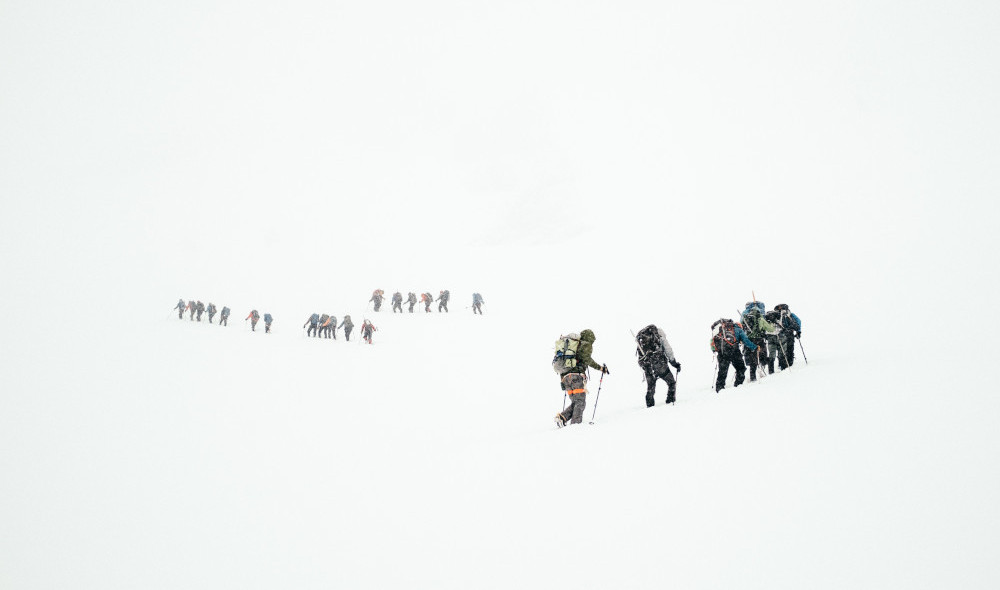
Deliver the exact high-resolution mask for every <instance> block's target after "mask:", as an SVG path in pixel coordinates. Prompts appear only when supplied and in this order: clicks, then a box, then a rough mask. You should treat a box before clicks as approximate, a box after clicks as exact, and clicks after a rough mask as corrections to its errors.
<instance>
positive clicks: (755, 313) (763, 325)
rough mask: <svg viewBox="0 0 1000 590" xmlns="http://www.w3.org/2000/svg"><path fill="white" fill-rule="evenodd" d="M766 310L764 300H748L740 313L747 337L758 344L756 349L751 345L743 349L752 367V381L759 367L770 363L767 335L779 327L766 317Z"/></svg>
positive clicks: (749, 366)
mask: <svg viewBox="0 0 1000 590" xmlns="http://www.w3.org/2000/svg"><path fill="white" fill-rule="evenodd" d="M765 311H766V308H765V307H764V303H763V302H761V301H747V304H746V307H744V309H743V313H742V314H740V321H741V322H742V324H743V330H744V331H745V332H746V334H747V338H749V339H750V342H753V343H754V344H756V345H757V349H756V350H750V349H749V347H747V348H744V349H743V359H744V360H745V361H746V364H747V368H748V369H750V381H756V380H757V367H758V366H763V365H766V364H767V363H768V355H767V339H766V337H767V335H769V334H776V333H777V332H778V328H777V327H776V326H774V325H773V324H771V323H770V322H768V321H767V319H766V318H765V316H764V314H765ZM762 370H763V369H762ZM772 372H773V371H772Z"/></svg>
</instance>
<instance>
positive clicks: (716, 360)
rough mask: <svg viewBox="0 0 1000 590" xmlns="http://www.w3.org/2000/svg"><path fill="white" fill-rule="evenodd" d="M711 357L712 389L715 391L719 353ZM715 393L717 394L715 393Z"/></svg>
mask: <svg viewBox="0 0 1000 590" xmlns="http://www.w3.org/2000/svg"><path fill="white" fill-rule="evenodd" d="M712 357H713V358H715V370H714V371H713V372H712V389H715V384H716V382H717V381H718V379H719V353H717V352H716V353H715V354H713V355H712ZM715 393H719V392H718V391H716V392H715Z"/></svg>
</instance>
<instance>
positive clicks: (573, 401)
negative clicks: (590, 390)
mask: <svg viewBox="0 0 1000 590" xmlns="http://www.w3.org/2000/svg"><path fill="white" fill-rule="evenodd" d="M595 340H597V337H596V336H594V332H593V331H591V330H583V331H582V332H580V333H579V334H573V333H571V334H567V335H565V336H560V337H559V340H556V344H555V356H554V357H553V359H552V369H553V370H554V371H555V372H556V374H558V375H559V383H560V386H561V387H562V389H563V391H565V392H566V395H567V396H568V397H569V400H570V405H569V407H568V408H564V409H563V411H562V412H559V413H558V414H556V417H555V422H556V427H557V428H562V427H563V426H566V424H567V423H569V424H580V423H581V422H583V410H584V408H585V407H586V406H587V380H588V377H587V369H588V368H593V369H596V370H598V371H600V372H601V374H602V375H603V374H605V373H607V374H609V375H610V374H611V371H609V370H608V366H607V365H603V364H599V363H598V362H597V361H595V360H594V359H593V357H592V356H591V355H592V354H593V351H594V341H595Z"/></svg>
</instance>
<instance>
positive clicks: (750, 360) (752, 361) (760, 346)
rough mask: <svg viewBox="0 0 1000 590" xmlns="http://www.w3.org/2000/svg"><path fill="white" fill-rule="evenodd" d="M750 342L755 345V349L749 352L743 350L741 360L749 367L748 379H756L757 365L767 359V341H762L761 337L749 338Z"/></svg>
mask: <svg viewBox="0 0 1000 590" xmlns="http://www.w3.org/2000/svg"><path fill="white" fill-rule="evenodd" d="M750 341H751V342H753V343H754V344H756V345H757V350H755V351H753V352H751V351H749V350H744V351H743V360H745V361H746V364H747V367H749V368H750V380H751V381H756V380H757V366H758V365H760V364H762V363H764V362H765V359H767V342H765V341H764V338H763V337H760V338H751V339H750Z"/></svg>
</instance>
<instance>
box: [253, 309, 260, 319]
mask: <svg viewBox="0 0 1000 590" xmlns="http://www.w3.org/2000/svg"><path fill="white" fill-rule="evenodd" d="M252 314H253V321H255V322H256V321H257V320H259V319H260V314H259V313H257V310H256V309H255V310H253V312H252Z"/></svg>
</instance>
